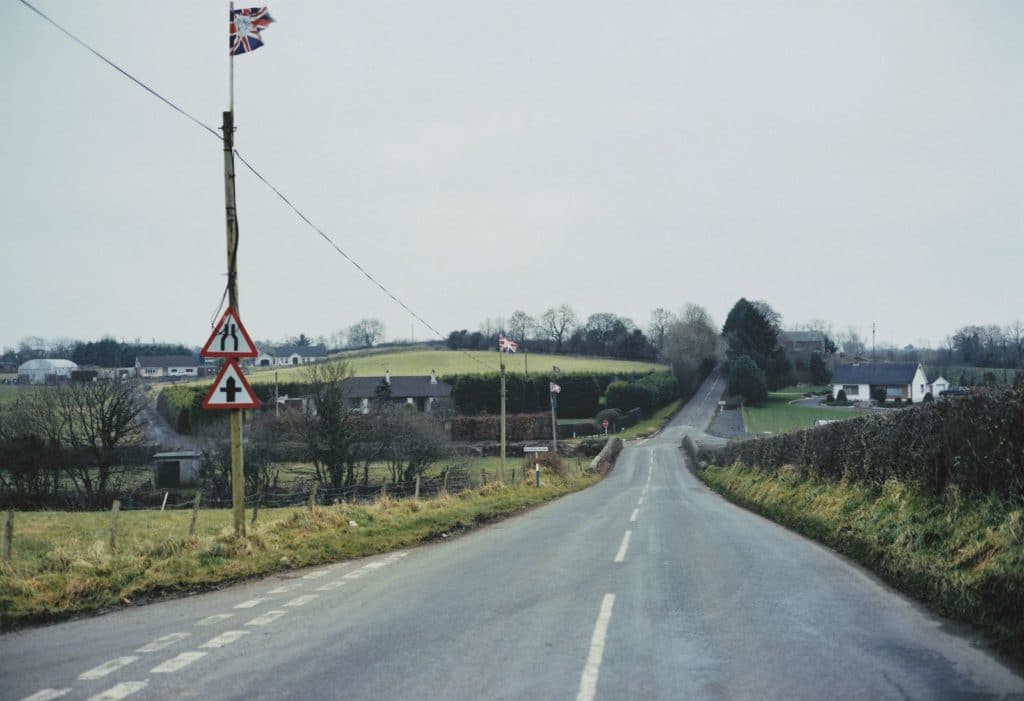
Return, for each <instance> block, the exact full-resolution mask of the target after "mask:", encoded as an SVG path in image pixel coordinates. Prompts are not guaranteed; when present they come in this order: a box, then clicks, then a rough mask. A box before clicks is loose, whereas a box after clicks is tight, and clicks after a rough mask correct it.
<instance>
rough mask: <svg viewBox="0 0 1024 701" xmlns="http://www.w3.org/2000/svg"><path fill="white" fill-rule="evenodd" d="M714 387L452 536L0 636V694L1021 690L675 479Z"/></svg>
mask: <svg viewBox="0 0 1024 701" xmlns="http://www.w3.org/2000/svg"><path fill="white" fill-rule="evenodd" d="M716 391H719V390H717V389H715V388H712V387H711V386H710V384H709V385H708V386H706V387H705V388H704V390H702V393H701V394H698V396H697V398H696V400H695V401H694V402H693V403H691V404H690V405H689V406H688V407H687V408H686V409H684V411H683V412H681V414H680V415H679V417H678V418H677V419H676V421H675V422H673V424H672V425H671V426H670V427H669V428H668V429H666V430H665V431H664V432H663V433H662V434H661V435H660V436H659V437H657V438H654V439H651V440H648V441H645V442H643V443H641V444H638V445H637V444H634V445H631V446H630V447H628V448H627V449H626V450H625V451H624V452H623V453H622V456H621V457H620V459H619V462H618V464H617V465H616V467H615V469H614V470H613V471H612V472H611V474H609V476H608V477H607V479H605V480H604V481H603V482H601V483H600V484H598V485H596V486H594V487H593V488H591V489H588V490H586V491H584V492H581V493H578V494H574V495H571V496H568V497H566V498H564V499H561V500H559V501H558V502H555V503H552V504H549V505H547V506H545V507H542V508H539V509H535V510H533V511H530V512H529V513H526V514H524V515H522V516H519V517H516V518H513V519H509V520H507V521H504V522H501V523H498V524H495V525H493V526H490V527H488V528H484V529H481V530H479V531H475V532H472V533H470V534H468V535H466V536H464V537H460V538H453V539H449V540H447V541H443V542H440V543H438V544H435V545H430V546H426V547H422V548H417V549H413V550H410V551H407V552H399V553H394V554H392V555H387V556H380V557H375V558H370V559H367V560H362V561H358V562H349V563H345V564H341V565H337V566H333V567H325V568H319V569H314V570H305V571H302V572H296V573H293V574H291V575H289V576H286V577H272V578H268V579H266V580H263V581H260V582H253V583H249V584H245V585H241V586H237V587H233V588H231V589H227V590H224V591H219V592H214V593H210V594H206V595H202V596H195V597H191V598H187V599H179V600H175V601H167V602H163V603H159V604H153V605H150V606H146V607H138V608H132V609H127V610H124V611H119V612H115V613H111V614H108V615H105V616H100V617H97V618H94V619H90V620H81V621H74V622H70V623H65V624H60V625H54V626H49V627H45V628H40V629H35V630H29V631H25V632H20V633H13V634H7V635H4V636H0V696H2V697H3V698H4V699H7V698H10V699H21V698H25V697H29V698H35V699H44V698H66V699H86V698H105V699H118V698H126V697H129V698H132V699H168V698H174V699H182V698H185V699H187V698H202V699H292V698H301V699H430V700H432V701H437V700H440V699H445V700H448V699H572V698H576V699H582V700H584V701H586V700H589V699H690V698H693V699H701V698H711V699H835V698H849V699H888V698H893V699H906V698H913V699H936V698H965V697H970V698H986V697H1000V696H1003V697H1006V696H1009V695H1013V694H1020V695H1022V696H1024V679H1022V678H1021V677H1020V676H1017V675H1016V674H1015V673H1014V672H1012V671H1011V670H1009V669H1008V668H1007V667H1005V666H1004V665H1002V664H1001V663H1000V662H999V661H998V660H997V659H995V658H994V657H993V656H991V655H990V654H989V653H988V652H986V651H985V649H984V648H983V647H982V646H981V645H980V644H979V643H978V641H977V640H976V639H975V638H972V637H971V636H969V635H965V634H963V633H962V632H959V631H957V630H956V629H954V628H953V627H951V626H949V625H948V624H946V623H944V622H943V621H942V620H940V619H938V618H936V617H934V616H931V615H930V614H928V613H926V612H923V611H922V610H921V609H920V608H919V607H918V606H916V605H914V604H913V603H911V602H909V601H907V600H906V599H904V598H902V597H900V596H899V595H897V594H895V593H893V592H892V591H890V590H888V589H887V588H886V587H884V586H883V585H881V584H879V583H878V582H877V581H876V580H875V579H874V578H872V577H871V576H869V575H868V574H866V573H864V572H863V571H862V570H860V569H859V568H857V567H855V566H853V565H851V564H849V563H848V562H846V561H845V560H843V559H842V558H840V557H838V556H836V555H835V554H833V553H831V552H830V551H828V550H826V549H825V548H823V547H820V546H818V545H816V544H814V543H811V542H809V541H807V540H805V539H803V538H801V537H799V536H796V535H794V534H792V533H790V532H788V531H786V530H785V529H783V528H780V527H778V526H775V525H773V524H771V523H769V522H767V521H765V520H763V519H761V518H759V517H757V516H754V515H752V514H750V513H748V512H745V511H743V510H741V509H738V508H736V507H734V506H732V505H730V504H728V503H727V502H725V501H724V500H722V499H721V498H719V497H718V496H717V495H715V494H713V493H712V492H710V491H709V490H707V489H706V488H705V487H704V486H703V485H702V484H701V483H700V482H699V481H698V480H696V479H695V478H694V477H693V476H692V475H691V473H690V472H689V471H688V470H687V469H686V468H685V466H684V464H683V458H682V455H681V453H680V451H679V450H678V448H677V446H678V443H679V440H680V438H681V436H682V434H683V433H684V432H686V431H695V432H698V433H699V432H700V431H702V430H703V428H704V427H705V426H706V423H707V419H708V418H709V417H710V414H709V413H708V411H709V409H710V408H711V407H713V405H714V402H715V401H716V400H717V398H718V397H717V396H714V395H715V392H716ZM58 694H60V695H59V696H58Z"/></svg>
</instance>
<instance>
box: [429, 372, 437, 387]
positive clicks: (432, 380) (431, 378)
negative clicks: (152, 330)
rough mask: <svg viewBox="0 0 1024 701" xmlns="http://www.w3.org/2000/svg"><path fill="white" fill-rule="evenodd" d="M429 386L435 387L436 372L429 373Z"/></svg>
mask: <svg viewBox="0 0 1024 701" xmlns="http://www.w3.org/2000/svg"><path fill="white" fill-rule="evenodd" d="M430 384H432V385H436V384H437V370H431V371H430Z"/></svg>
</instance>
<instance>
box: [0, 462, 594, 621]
mask: <svg viewBox="0 0 1024 701" xmlns="http://www.w3.org/2000/svg"><path fill="white" fill-rule="evenodd" d="M599 479H600V477H598V476H596V475H587V474H582V475H572V476H569V477H566V478H558V477H555V476H547V475H546V476H545V477H544V478H543V479H542V486H541V487H540V488H539V489H537V488H534V487H530V486H526V485H523V484H521V483H520V484H518V485H514V486H508V485H499V484H494V483H491V484H488V485H485V486H482V487H480V488H479V489H475V490H471V491H466V492H462V493H460V494H458V495H448V496H441V497H439V498H437V499H431V500H429V501H424V500H421V501H417V500H412V499H407V500H403V501H392V500H388V499H384V500H381V501H378V502H376V503H375V504H368V505H367V504H336V505H334V506H327V507H318V508H316V509H313V510H308V509H306V508H282V509H265V510H262V511H261V512H260V522H259V523H258V524H257V525H256V526H255V527H253V528H250V529H249V536H248V537H247V538H236V537H235V535H234V533H233V531H232V529H231V527H230V524H231V512H230V510H201V511H200V516H199V527H198V528H197V534H196V535H195V536H193V537H189V536H188V527H189V520H190V519H191V512H165V513H160V512H157V511H142V512H125V513H122V514H121V515H120V516H119V524H118V550H117V553H116V554H111V553H110V551H109V547H108V539H109V528H110V516H109V514H105V513H84V514H79V513H52V512H50V513H20V514H18V515H17V516H16V518H15V539H14V553H15V556H14V558H13V559H12V561H11V562H9V563H0V629H3V630H6V629H10V628H14V627H18V626H21V625H26V624H30V623H36V622H44V621H50V620H57V619H61V618H65V617H67V616H69V615H71V614H77V613H86V612H94V611H98V610H100V609H105V608H109V607H113V606H118V605H124V604H131V603H133V602H138V601H140V600H147V599H150V598H154V597H157V596H160V595H164V594H173V593H175V592H186V591H198V590H203V589H210V588H213V587H215V586H217V585H220V584H224V583H227V582H233V581H238V580H242V579H247V578H251V577H256V576H260V575H265V574H269V573H272V572H278V571H281V570H288V569H292V568H298V567H307V566H311V565H319V564H324V563H329V562H338V561H341V560H348V559H352V558H357V557H365V556H367V555H373V554H376V553H382V552H387V551H390V550H395V549H397V548H406V547H411V546H414V545H417V544H420V543H423V542H426V541H429V540H432V539H434V538H436V537H438V536H440V535H441V534H442V533H452V532H458V531H461V530H465V529H468V528H473V527H474V526H476V525H478V524H482V523H486V522H488V521H493V520H495V519H498V518H502V517H505V516H510V515H512V514H516V513H519V512H521V511H524V510H526V509H528V508H530V507H533V506H536V505H538V504H541V503H543V502H546V501H550V500H552V499H556V498H558V497H560V496H563V495H565V494H568V493H570V492H574V491H578V490H580V489H583V488H585V487H588V486H590V485H591V484H593V483H594V482H596V481H598V480H599ZM350 522H355V523H356V524H357V525H355V526H352V525H350Z"/></svg>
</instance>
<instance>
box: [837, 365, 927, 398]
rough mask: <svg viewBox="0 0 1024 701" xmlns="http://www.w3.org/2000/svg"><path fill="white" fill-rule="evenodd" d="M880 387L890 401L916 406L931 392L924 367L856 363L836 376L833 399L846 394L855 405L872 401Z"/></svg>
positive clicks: (841, 369)
mask: <svg viewBox="0 0 1024 701" xmlns="http://www.w3.org/2000/svg"><path fill="white" fill-rule="evenodd" d="M877 387H882V388H884V389H885V398H886V399H888V400H892V399H904V400H906V399H909V400H911V401H912V402H914V403H915V404H917V403H918V402H920V401H922V400H923V399H924V395H926V394H927V393H928V392H929V391H931V384H930V383H929V382H928V377H927V376H926V375H925V374H924V368H922V367H921V364H920V363H852V364H849V365H840V366H839V367H837V368H836V371H835V373H834V374H833V375H832V396H839V391H840V390H842V391H843V392H845V393H846V398H847V399H849V400H850V401H851V402H856V401H868V400H869V399H871V390H872V389H874V388H877ZM932 396H933V397H934V396H935V395H934V394H933V395H932Z"/></svg>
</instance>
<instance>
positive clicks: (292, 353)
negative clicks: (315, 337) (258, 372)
mask: <svg viewBox="0 0 1024 701" xmlns="http://www.w3.org/2000/svg"><path fill="white" fill-rule="evenodd" d="M326 357H327V347H326V346H324V345H322V344H321V345H315V346H277V347H275V348H266V349H264V350H263V351H261V352H260V354H259V356H257V358H256V362H255V364H256V367H261V368H265V367H272V366H275V365H307V364H309V363H315V362H317V361H318V360H323V359H324V358H326Z"/></svg>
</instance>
